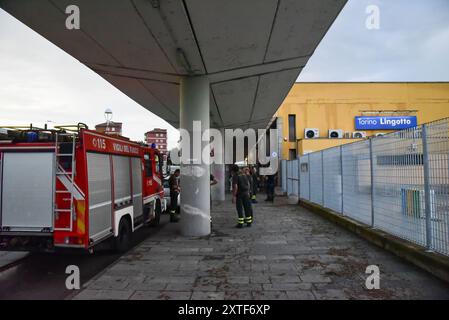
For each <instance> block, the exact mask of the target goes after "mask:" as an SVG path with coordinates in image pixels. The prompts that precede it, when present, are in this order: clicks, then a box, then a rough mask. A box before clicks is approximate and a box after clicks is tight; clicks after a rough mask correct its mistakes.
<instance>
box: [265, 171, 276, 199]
mask: <svg viewBox="0 0 449 320" xmlns="http://www.w3.org/2000/svg"><path fill="white" fill-rule="evenodd" d="M274 187H275V181H274V174H270V175H268V176H266V188H267V199H265V201H270V202H274Z"/></svg>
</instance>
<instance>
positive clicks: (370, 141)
mask: <svg viewBox="0 0 449 320" xmlns="http://www.w3.org/2000/svg"><path fill="white" fill-rule="evenodd" d="M369 157H370V171H371V228H374V152H373V138H372V137H371V138H370V139H369Z"/></svg>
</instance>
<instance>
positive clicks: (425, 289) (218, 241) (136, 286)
mask: <svg viewBox="0 0 449 320" xmlns="http://www.w3.org/2000/svg"><path fill="white" fill-rule="evenodd" d="M254 211H255V223H254V225H253V226H252V227H251V228H244V229H235V228H233V227H234V225H235V223H236V216H235V214H234V212H235V211H234V209H233V207H232V205H231V204H230V201H228V202H226V203H222V204H219V205H217V206H216V207H215V208H214V210H213V213H212V217H213V222H214V228H213V234H212V235H211V236H209V237H205V238H184V237H182V236H180V235H179V234H178V232H177V225H176V224H168V223H167V222H166V221H167V217H164V218H163V219H162V221H163V223H165V225H164V227H163V228H162V229H161V230H160V231H159V232H158V233H157V234H156V235H154V236H152V237H150V238H148V239H147V240H145V241H144V242H143V243H142V244H141V245H139V246H138V247H136V248H134V249H133V250H132V251H131V252H129V253H128V254H126V255H125V256H123V257H122V258H121V259H120V260H119V261H118V262H117V263H115V264H114V265H112V266H110V267H109V268H108V269H107V270H105V271H104V272H103V273H102V274H100V275H98V276H97V277H96V278H95V279H93V280H91V281H90V282H89V283H88V284H86V285H85V286H84V287H85V289H84V290H83V291H81V292H80V293H79V294H78V295H77V296H76V297H75V299H449V287H448V285H446V284H445V283H443V282H441V281H439V280H438V279H436V278H434V277H433V276H431V275H429V274H427V273H426V272H424V271H421V270H420V269H418V268H416V267H414V266H412V265H410V264H408V263H406V262H404V261H402V260H401V259H399V258H397V257H395V256H393V255H392V254H390V253H388V252H385V251H383V250H382V249H379V248H377V247H375V246H373V245H371V244H369V243H367V242H366V241H364V240H361V239H360V238H358V237H357V236H355V235H353V234H351V233H348V232H347V231H346V230H343V229H341V228H339V227H337V226H335V225H334V224H332V223H330V222H328V221H327V220H324V219H323V218H321V217H319V216H316V215H314V214H313V213H310V212H309V211H307V210H305V209H302V208H300V207H298V206H297V205H288V204H287V201H286V199H285V198H276V200H275V203H274V204H267V203H263V202H262V203H259V204H257V205H255V207H254ZM373 264H374V265H378V266H379V267H380V271H381V283H380V285H381V289H380V290H367V289H366V288H365V280H366V277H367V275H365V269H366V267H367V266H368V265H373Z"/></svg>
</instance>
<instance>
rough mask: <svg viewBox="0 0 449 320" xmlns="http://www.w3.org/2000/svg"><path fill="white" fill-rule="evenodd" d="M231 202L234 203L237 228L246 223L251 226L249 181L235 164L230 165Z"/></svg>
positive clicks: (251, 213) (251, 211) (251, 212)
mask: <svg viewBox="0 0 449 320" xmlns="http://www.w3.org/2000/svg"><path fill="white" fill-rule="evenodd" d="M231 171H232V203H235V205H236V209H237V214H238V223H237V225H236V227H237V228H242V227H243V224H244V223H246V226H247V227H251V224H252V223H253V209H252V206H251V200H250V181H249V179H248V177H247V176H246V174H244V173H243V172H241V171H240V170H239V167H238V166H237V165H233V166H232V169H231Z"/></svg>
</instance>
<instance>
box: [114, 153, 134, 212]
mask: <svg viewBox="0 0 449 320" xmlns="http://www.w3.org/2000/svg"><path fill="white" fill-rule="evenodd" d="M129 161H130V158H129V157H125V156H115V155H114V156H112V166H113V171H114V205H115V206H116V208H120V207H123V206H125V205H127V204H131V175H130V162H129Z"/></svg>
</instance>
